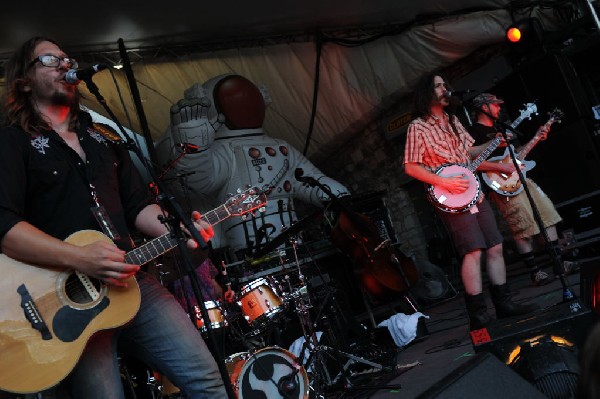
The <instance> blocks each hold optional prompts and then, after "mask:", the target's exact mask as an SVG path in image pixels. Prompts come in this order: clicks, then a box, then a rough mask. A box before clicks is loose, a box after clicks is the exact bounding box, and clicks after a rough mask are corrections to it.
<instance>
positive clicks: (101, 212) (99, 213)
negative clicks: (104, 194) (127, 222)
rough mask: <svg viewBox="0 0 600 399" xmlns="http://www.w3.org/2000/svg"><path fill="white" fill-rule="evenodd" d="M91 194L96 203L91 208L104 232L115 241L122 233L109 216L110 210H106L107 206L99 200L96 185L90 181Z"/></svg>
mask: <svg viewBox="0 0 600 399" xmlns="http://www.w3.org/2000/svg"><path fill="white" fill-rule="evenodd" d="M90 194H91V195H92V199H93V200H94V204H96V206H92V207H91V208H90V210H91V211H92V214H93V215H94V218H95V219H96V221H97V222H98V224H99V225H100V228H101V229H102V232H103V233H104V234H106V235H107V236H108V237H109V238H110V239H111V240H113V241H115V240H118V239H120V238H121V235H120V234H119V232H118V231H117V229H116V228H115V225H114V224H113V222H112V221H111V220H110V216H108V212H106V208H104V206H102V205H101V204H100V202H98V195H97V194H96V187H94V185H93V184H91V183H90Z"/></svg>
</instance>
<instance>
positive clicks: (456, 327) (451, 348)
mask: <svg viewBox="0 0 600 399" xmlns="http://www.w3.org/2000/svg"><path fill="white" fill-rule="evenodd" d="M597 262H598V264H599V266H600V260H597ZM507 270H508V281H509V284H510V286H511V288H512V291H513V293H514V300H515V301H517V302H519V301H533V302H535V303H537V304H539V305H540V307H541V310H540V311H539V312H543V313H544V317H545V318H546V320H549V319H552V318H553V315H554V313H556V317H557V318H558V317H560V315H559V314H558V313H560V312H561V311H560V310H559V308H560V309H563V310H564V303H565V302H564V301H563V289H562V284H561V282H560V280H559V279H555V280H554V281H552V282H551V283H550V284H547V285H545V286H541V287H534V286H532V285H531V281H530V278H529V274H528V273H527V272H526V270H525V268H524V266H523V265H522V264H520V263H515V264H511V265H508V267H507ZM544 270H545V271H547V272H549V273H551V267H550V265H548V266H546V267H545V269H544ZM565 281H566V283H567V285H568V287H569V288H570V289H571V291H572V292H573V294H574V295H575V296H576V299H579V300H581V299H582V298H579V293H580V275H579V273H575V274H572V275H569V276H566V277H565ZM459 291H460V288H459ZM486 295H487V302H488V309H491V311H492V312H493V307H492V304H491V299H490V297H489V293H486ZM423 313H424V314H426V315H427V316H429V319H426V321H425V323H426V327H427V331H428V334H426V335H424V336H423V337H421V338H419V339H418V340H416V341H414V342H412V343H410V344H408V345H407V346H406V347H404V348H401V349H400V350H399V352H398V354H397V364H398V367H399V372H398V373H397V374H399V375H397V376H395V377H394V376H393V375H390V376H389V377H388V378H387V379H386V378H376V377H375V374H374V375H373V378H372V379H371V381H370V382H368V379H365V380H366V381H361V382H364V384H362V385H361V384H355V385H354V387H353V389H352V390H347V391H339V392H335V393H332V394H331V395H330V396H328V397H330V398H372V399H391V398H403V399H409V398H417V397H419V395H422V394H424V393H426V391H427V390H428V389H430V388H431V387H433V386H434V385H436V384H437V385H439V383H440V381H442V380H448V379H449V378H450V379H451V378H452V374H453V373H456V370H457V368H459V367H460V366H461V365H464V364H465V363H467V362H469V361H472V359H474V357H475V356H476V355H477V353H480V352H482V351H481V350H478V351H476V346H475V345H474V343H473V342H474V341H473V340H472V338H471V336H470V334H469V330H468V322H467V315H466V309H465V305H464V300H463V296H462V293H460V292H459V294H458V295H456V296H455V297H453V298H450V299H447V300H444V301H440V302H439V303H437V304H436V303H434V304H432V305H430V306H429V307H428V308H427V309H425V310H423ZM536 313H538V312H536ZM588 316H589V319H590V320H593V321H595V320H596V318H595V316H594V315H593V312H589V313H588ZM379 321H380V320H377V322H379ZM513 328H515V329H516V331H518V328H519V327H518V326H516V327H513ZM548 328H549V329H552V328H555V326H552V325H550V326H549V327H548ZM580 333H581V332H580ZM478 348H479V349H481V347H478ZM502 366H504V365H502ZM506 367H507V368H508V366H506ZM510 371H511V372H512V369H511V370H510ZM375 381H376V382H375ZM374 382H375V383H374ZM474 383H475V384H477V383H479V384H488V383H489V381H487V382H486V381H475V382H474ZM384 384H385V385H386V386H385V387H383V388H377V385H379V386H380V387H381V386H382V385H384ZM395 385H398V386H399V387H394V386H395ZM363 387H364V388H365V389H364V390H363V389H362V388H363ZM532 387H533V386H532ZM534 389H535V388H534ZM422 397H433V396H427V395H424V396H422ZM451 397H452V396H451ZM488 397H495V396H488Z"/></svg>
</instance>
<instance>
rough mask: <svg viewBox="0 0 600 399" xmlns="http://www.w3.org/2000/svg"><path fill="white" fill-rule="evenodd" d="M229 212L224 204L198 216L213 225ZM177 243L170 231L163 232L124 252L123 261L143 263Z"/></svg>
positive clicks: (225, 217) (226, 216)
mask: <svg viewBox="0 0 600 399" xmlns="http://www.w3.org/2000/svg"><path fill="white" fill-rule="evenodd" d="M230 215H231V214H230V213H229V211H228V210H227V207H226V206H225V205H221V206H219V207H217V208H215V209H213V210H211V211H208V212H206V213H205V214H204V215H202V217H201V218H200V219H201V220H202V221H204V222H206V223H208V224H210V225H212V226H214V225H216V224H217V223H220V222H222V221H223V220H225V219H227V218H228V217H229V216H230ZM177 244H178V241H177V239H175V238H173V237H172V236H171V233H166V234H163V235H162V236H159V237H156V238H155V239H153V240H151V241H149V242H147V243H145V244H143V245H140V246H139V247H137V248H135V249H133V250H132V251H129V252H128V253H127V254H125V262H126V263H129V264H136V265H143V264H145V263H148V262H150V261H151V260H153V259H156V258H157V257H158V256H160V255H162V254H164V253H166V252H168V251H170V250H171V249H173V248H175V247H176V246H177Z"/></svg>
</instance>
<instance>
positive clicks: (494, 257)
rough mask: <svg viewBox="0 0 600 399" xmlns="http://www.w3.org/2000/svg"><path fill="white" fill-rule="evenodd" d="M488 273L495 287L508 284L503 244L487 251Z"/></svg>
mask: <svg viewBox="0 0 600 399" xmlns="http://www.w3.org/2000/svg"><path fill="white" fill-rule="evenodd" d="M486 255H487V262H486V266H487V273H488V277H489V278H490V281H491V283H492V284H493V285H503V284H506V265H505V264H504V255H503V254H502V243H500V244H498V245H494V246H493V247H491V248H488V249H487V250H486Z"/></svg>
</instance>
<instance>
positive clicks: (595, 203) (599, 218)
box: [555, 190, 600, 239]
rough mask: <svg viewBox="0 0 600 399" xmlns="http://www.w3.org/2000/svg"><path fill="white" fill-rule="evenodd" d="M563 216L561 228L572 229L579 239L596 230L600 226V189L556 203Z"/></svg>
mask: <svg viewBox="0 0 600 399" xmlns="http://www.w3.org/2000/svg"><path fill="white" fill-rule="evenodd" d="M555 206H556V210H557V211H558V213H559V214H560V216H561V217H562V218H563V221H562V223H561V227H562V229H561V230H568V229H572V230H573V231H574V233H575V236H576V237H577V238H579V239H581V238H586V237H587V236H589V235H590V233H591V232H596V231H597V230H598V227H599V226H600V190H596V191H592V192H590V193H587V194H585V195H581V196H579V197H575V198H572V199H570V200H568V201H564V202H561V203H559V204H556V205H555Z"/></svg>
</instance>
